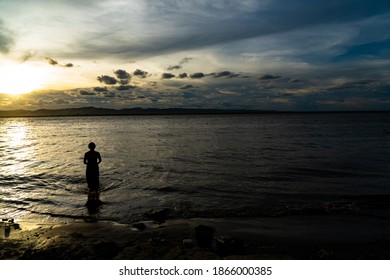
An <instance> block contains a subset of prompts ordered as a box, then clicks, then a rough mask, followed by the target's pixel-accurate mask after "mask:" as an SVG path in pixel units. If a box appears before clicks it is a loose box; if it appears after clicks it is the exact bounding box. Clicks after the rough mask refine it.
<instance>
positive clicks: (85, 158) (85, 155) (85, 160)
mask: <svg viewBox="0 0 390 280" xmlns="http://www.w3.org/2000/svg"><path fill="white" fill-rule="evenodd" d="M84 164H87V154H86V153H85V154H84Z"/></svg>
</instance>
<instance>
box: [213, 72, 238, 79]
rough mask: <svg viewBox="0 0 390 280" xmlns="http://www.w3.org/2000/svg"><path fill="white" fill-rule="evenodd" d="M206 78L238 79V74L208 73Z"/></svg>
mask: <svg viewBox="0 0 390 280" xmlns="http://www.w3.org/2000/svg"><path fill="white" fill-rule="evenodd" d="M207 76H212V77H214V78H222V77H224V78H236V77H239V76H240V74H238V73H233V72H230V71H222V72H217V73H210V74H207Z"/></svg>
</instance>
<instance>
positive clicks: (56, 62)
mask: <svg viewBox="0 0 390 280" xmlns="http://www.w3.org/2000/svg"><path fill="white" fill-rule="evenodd" d="M45 59H46V61H47V63H49V64H50V65H58V61H56V60H54V59H52V58H51V57H45Z"/></svg>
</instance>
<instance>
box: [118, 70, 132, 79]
mask: <svg viewBox="0 0 390 280" xmlns="http://www.w3.org/2000/svg"><path fill="white" fill-rule="evenodd" d="M114 74H115V75H116V77H117V78H118V79H121V80H126V79H130V78H131V75H130V74H129V73H127V71H126V70H121V69H118V70H116V71H114Z"/></svg>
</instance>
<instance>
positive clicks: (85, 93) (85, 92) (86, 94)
mask: <svg viewBox="0 0 390 280" xmlns="http://www.w3.org/2000/svg"><path fill="white" fill-rule="evenodd" d="M79 94H80V95H84V96H88V95H95V93H94V92H91V91H88V90H79Z"/></svg>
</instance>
